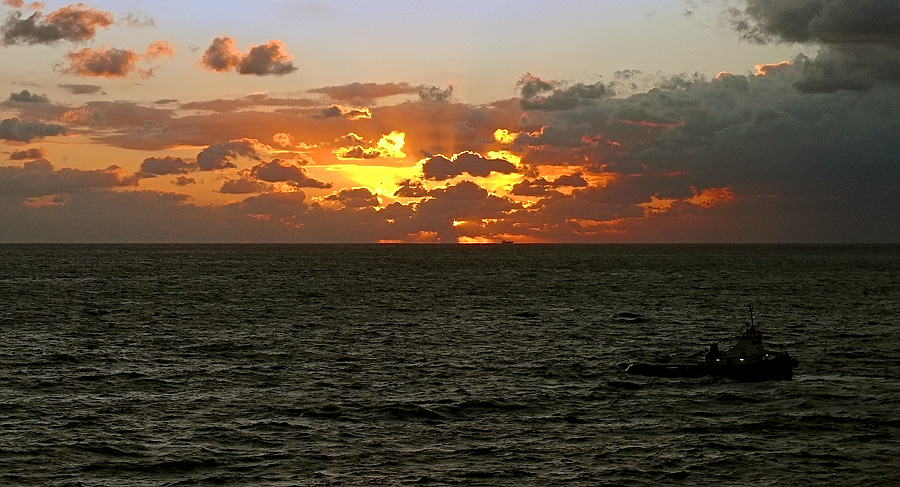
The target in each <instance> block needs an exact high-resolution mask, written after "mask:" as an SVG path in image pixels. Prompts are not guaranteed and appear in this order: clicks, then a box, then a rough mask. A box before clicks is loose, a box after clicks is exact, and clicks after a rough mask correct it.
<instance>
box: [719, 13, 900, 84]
mask: <svg viewBox="0 0 900 487" xmlns="http://www.w3.org/2000/svg"><path fill="white" fill-rule="evenodd" d="M730 14H731V18H732V23H733V25H734V26H735V28H736V29H737V30H738V32H740V33H741V36H742V37H743V38H745V39H748V40H750V41H752V42H757V43H767V42H797V43H807V44H809V43H813V44H819V45H821V46H822V48H821V51H820V52H819V53H818V55H817V56H816V57H815V58H807V57H805V56H803V57H800V58H798V64H799V65H800V66H801V68H802V69H801V74H802V76H801V78H800V79H799V80H798V81H797V83H796V87H797V88H798V89H800V90H803V91H807V92H813V93H827V92H833V91H837V90H868V89H871V88H872V87H873V86H874V85H875V83H876V82H879V81H889V82H895V83H896V82H900V2H897V1H896V0H866V1H860V0H803V1H801V0H747V5H746V7H745V8H744V9H743V10H739V9H732V10H731V11H730Z"/></svg>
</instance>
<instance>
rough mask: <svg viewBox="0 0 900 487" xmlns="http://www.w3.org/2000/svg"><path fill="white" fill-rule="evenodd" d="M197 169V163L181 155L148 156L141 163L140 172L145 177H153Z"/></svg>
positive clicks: (184, 172) (185, 172)
mask: <svg viewBox="0 0 900 487" xmlns="http://www.w3.org/2000/svg"><path fill="white" fill-rule="evenodd" d="M197 169H198V166H197V164H196V163H194V162H190V161H186V160H184V159H182V158H181V157H172V156H167V157H148V158H146V159H144V161H143V162H142V163H141V168H140V170H139V173H140V174H141V175H143V176H145V177H153V176H163V175H168V174H187V173H189V172H192V171H196V170H197Z"/></svg>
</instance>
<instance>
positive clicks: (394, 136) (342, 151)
mask: <svg viewBox="0 0 900 487" xmlns="http://www.w3.org/2000/svg"><path fill="white" fill-rule="evenodd" d="M344 138H345V139H349V140H355V141H358V142H361V141H362V138H361V137H360V136H358V135H356V134H354V133H350V134H347V135H346V136H344ZM405 144H406V134H405V133H403V132H398V131H396V130H395V131H393V132H391V133H389V134H386V135H382V136H381V139H379V140H378V142H377V143H375V145H374V146H373V147H363V146H362V145H354V146H350V147H339V148H337V149H335V150H334V155H335V156H337V158H338V159H344V160H346V159H379V158H384V159H403V158H404V157H406V153H404V152H403V146H404V145H405Z"/></svg>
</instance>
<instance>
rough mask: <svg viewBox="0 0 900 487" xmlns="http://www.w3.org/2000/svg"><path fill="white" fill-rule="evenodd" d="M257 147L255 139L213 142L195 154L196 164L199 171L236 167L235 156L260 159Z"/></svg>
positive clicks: (257, 143)
mask: <svg viewBox="0 0 900 487" xmlns="http://www.w3.org/2000/svg"><path fill="white" fill-rule="evenodd" d="M258 147H259V142H258V141H257V140H255V139H236V140H230V141H228V142H222V143H219V144H213V145H211V146H209V147H207V148H206V149H203V150H202V151H201V152H200V153H199V154H197V166H199V167H200V170H201V171H214V170H217V169H227V168H233V167H237V165H236V164H235V163H234V159H235V158H236V157H247V158H250V159H255V160H260V155H259V152H257V148H258Z"/></svg>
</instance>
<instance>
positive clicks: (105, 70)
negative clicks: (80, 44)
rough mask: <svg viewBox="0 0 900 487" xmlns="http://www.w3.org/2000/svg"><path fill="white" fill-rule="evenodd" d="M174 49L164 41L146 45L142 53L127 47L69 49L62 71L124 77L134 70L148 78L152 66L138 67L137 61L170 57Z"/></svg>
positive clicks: (75, 73) (82, 74) (86, 74)
mask: <svg viewBox="0 0 900 487" xmlns="http://www.w3.org/2000/svg"><path fill="white" fill-rule="evenodd" d="M174 55H175V51H174V50H173V49H172V47H171V46H170V45H169V44H168V43H167V42H165V41H157V42H154V43H152V44H150V46H149V47H147V51H146V52H145V53H144V54H138V53H136V52H135V51H132V50H129V49H116V48H109V49H92V48H85V49H81V50H78V51H70V52H69V53H68V54H66V56H67V57H68V58H69V67H68V68H66V69H64V70H63V72H64V73H67V74H74V75H77V76H95V77H101V76H102V77H105V78H124V77H126V76H128V75H129V74H131V73H132V72H134V71H137V72H138V73H140V75H141V76H143V77H145V78H148V77H150V76H152V75H153V69H154V68H153V67H148V68H144V69H139V68H138V67H137V63H138V62H149V61H152V60H154V59H158V58H161V57H172V56H174Z"/></svg>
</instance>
